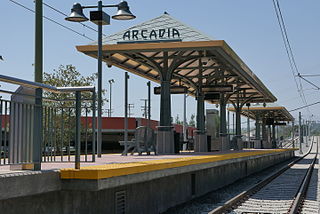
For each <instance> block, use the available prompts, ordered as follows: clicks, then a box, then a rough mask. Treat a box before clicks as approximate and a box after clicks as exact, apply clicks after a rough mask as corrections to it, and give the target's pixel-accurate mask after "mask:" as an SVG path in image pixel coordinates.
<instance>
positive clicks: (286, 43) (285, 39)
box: [273, 0, 304, 103]
mask: <svg viewBox="0 0 320 214" xmlns="http://www.w3.org/2000/svg"><path fill="white" fill-rule="evenodd" d="M276 1H277V0H273V6H274V10H275V12H276V16H277V20H278V24H279V27H280V31H281V36H282V40H283V43H284V47H285V50H286V53H287V56H288V59H289V65H290V69H291V72H292V75H293V78H294V81H295V84H296V87H297V90H298V93H299V96H300V97H301V99H302V102H303V103H304V99H303V97H302V93H301V89H300V88H299V85H298V82H297V80H296V72H295V70H294V62H295V61H294V62H293V61H292V58H291V57H292V55H291V54H290V52H289V51H290V50H292V49H291V48H289V47H288V46H290V43H289V39H288V36H287V30H286V27H285V24H284V20H283V17H282V12H281V9H280V5H279V2H278V1H277V3H276ZM290 47H291V46H290ZM296 68H297V67H296Z"/></svg>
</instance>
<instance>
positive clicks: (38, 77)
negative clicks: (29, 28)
mask: <svg viewBox="0 0 320 214" xmlns="http://www.w3.org/2000/svg"><path fill="white" fill-rule="evenodd" d="M35 7H36V8H35V10H36V13H35V14H36V16H35V19H36V20H35V62H34V80H35V82H40V83H42V76H43V18H42V15H43V9H42V0H36V1H35ZM41 96H42V95H41Z"/></svg>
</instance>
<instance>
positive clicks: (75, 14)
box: [65, 1, 136, 157]
mask: <svg viewBox="0 0 320 214" xmlns="http://www.w3.org/2000/svg"><path fill="white" fill-rule="evenodd" d="M103 7H117V8H118V12H117V14H116V15H114V16H112V18H113V19H116V20H130V19H134V18H136V17H135V16H134V15H133V14H132V13H131V12H130V10H129V6H128V3H127V2H126V1H122V2H120V3H119V4H116V5H103V4H102V1H98V5H97V6H81V4H79V3H75V4H74V5H73V7H72V9H71V14H70V16H68V17H66V18H65V19H66V20H67V21H71V22H85V21H88V20H89V19H88V18H87V17H86V16H85V15H84V14H83V9H86V8H97V9H98V11H90V21H92V22H94V23H95V24H97V25H98V120H97V121H98V133H97V147H98V149H97V152H98V157H101V145H102V133H101V129H102V25H109V24H110V16H109V15H108V14H106V13H105V12H103V11H102V8H103Z"/></svg>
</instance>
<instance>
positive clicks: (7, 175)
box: [0, 149, 294, 214]
mask: <svg viewBox="0 0 320 214" xmlns="http://www.w3.org/2000/svg"><path fill="white" fill-rule="evenodd" d="M293 156H294V150H292V149H272V150H255V149H252V150H244V151H241V152H239V151H229V152H216V153H205V154H195V153H184V154H181V155H168V156H126V157H123V156H120V155H104V156H103V157H102V158H99V159H97V162H96V163H81V169H80V170H75V169H73V167H74V164H73V163H44V164H43V169H44V170H43V171H40V172H33V171H16V172H12V171H8V169H6V166H5V167H0V210H3V211H10V212H9V213H21V212H22V211H23V210H26V209H27V210H30V213H41V212H39V210H40V211H41V210H45V213H86V214H88V213H117V212H118V211H117V209H120V208H119V206H122V208H123V209H125V210H126V212H125V213H148V214H149V213H161V212H164V211H165V210H167V209H168V208H170V207H172V206H176V205H178V204H181V203H184V202H186V201H188V200H191V199H192V198H195V197H198V196H201V195H203V194H205V193H207V192H209V191H213V190H215V189H218V188H221V187H223V186H225V185H227V184H230V183H232V182H234V181H236V180H238V179H240V178H243V177H245V176H248V175H250V174H252V173H254V172H258V171H260V170H263V169H264V168H266V167H268V166H272V165H274V164H277V163H279V162H282V161H284V160H287V159H290V158H291V157H293ZM66 167H70V168H66ZM1 172H2V173H1ZM39 200H40V201H41V202H42V203H40V204H39V203H38V202H39ZM119 204H120V205H119Z"/></svg>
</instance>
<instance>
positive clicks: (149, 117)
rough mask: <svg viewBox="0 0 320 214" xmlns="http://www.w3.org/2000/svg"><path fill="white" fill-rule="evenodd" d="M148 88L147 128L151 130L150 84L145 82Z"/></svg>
mask: <svg viewBox="0 0 320 214" xmlns="http://www.w3.org/2000/svg"><path fill="white" fill-rule="evenodd" d="M147 86H148V127H149V128H151V82H150V81H148V82H147Z"/></svg>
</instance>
